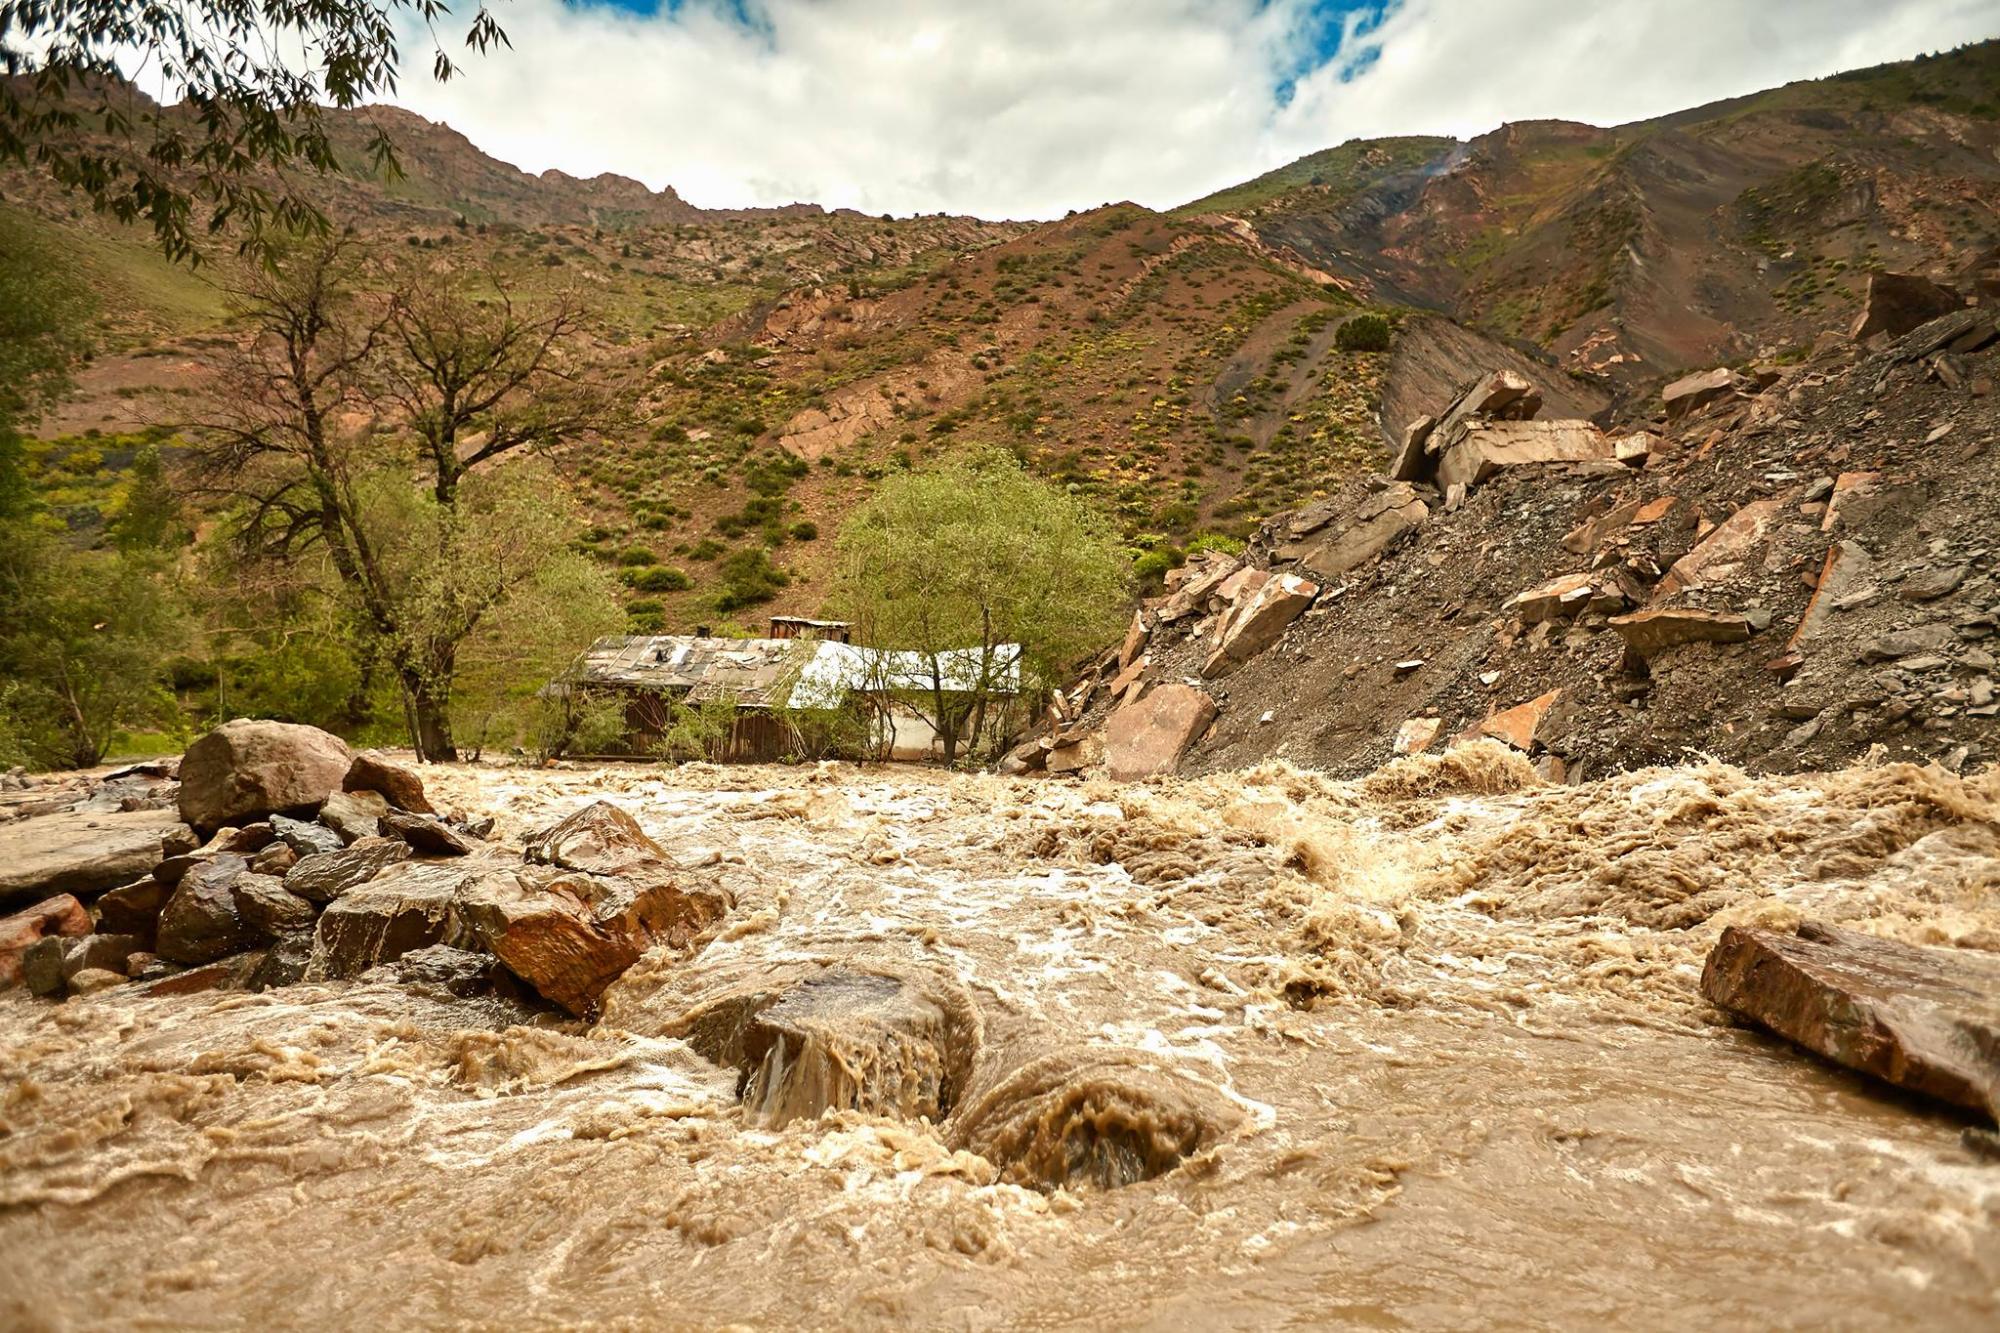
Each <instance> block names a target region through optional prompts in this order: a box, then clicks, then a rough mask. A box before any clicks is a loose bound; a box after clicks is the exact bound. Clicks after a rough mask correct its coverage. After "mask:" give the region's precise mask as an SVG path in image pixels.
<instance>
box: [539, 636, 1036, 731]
mask: <svg viewBox="0 0 2000 1333" xmlns="http://www.w3.org/2000/svg"><path fill="white" fill-rule="evenodd" d="M847 638H848V627H847V625H845V624H843V623H841V622H839V621H822V620H807V619H805V618H804V617H797V616H781V617H774V618H773V619H772V622H771V631H770V634H769V636H768V637H766V638H761V639H721V638H714V637H711V636H709V635H706V634H643V635H623V634H612V635H607V636H605V637H604V638H601V639H599V640H597V642H595V643H593V644H592V645H591V646H590V649H589V651H588V652H586V653H584V655H583V656H582V657H581V658H580V659H578V661H577V662H576V664H575V665H574V666H573V667H572V668H571V669H570V670H569V671H568V672H567V673H565V674H564V675H563V676H562V677H560V678H558V679H557V680H555V681H553V682H551V683H550V684H549V685H548V686H547V687H546V689H545V690H544V691H543V692H544V694H545V695H554V696H557V697H561V698H563V699H566V700H570V701H573V702H575V703H577V704H579V705H582V704H586V703H590V702H595V701H602V700H605V699H619V700H622V701H623V710H622V713H623V730H622V734H621V735H620V736H619V737H618V739H617V741H616V742H615V743H614V744H611V745H609V746H605V745H601V744H593V745H591V746H590V747H589V748H591V749H592V750H594V751H596V752H598V753H601V754H604V755H606V756H607V757H609V756H613V755H616V756H652V755H669V754H671V755H676V756H679V757H693V754H694V753H696V752H698V753H700V754H701V755H703V756H705V757H707V758H709V759H712V760H717V761H734V762H742V763H755V762H771V761H775V760H782V759H787V758H824V757H833V756H840V757H846V758H856V759H897V760H909V761H922V760H927V759H931V758H934V757H940V756H941V754H942V743H941V741H940V738H939V727H938V709H939V705H940V702H942V706H943V707H944V708H945V709H948V710H952V715H953V716H954V717H956V718H958V719H960V728H961V731H962V732H964V733H965V736H964V740H963V741H962V745H964V746H966V747H968V748H972V749H978V748H980V747H981V746H983V745H989V744H993V743H997V742H998V741H999V740H1000V739H1002V738H1003V737H1004V735H1005V733H1006V730H1007V728H1008V727H1009V726H1010V725H1012V723H1013V722H1014V721H1015V720H1016V719H1014V718H1012V717H1011V716H1010V715H1011V713H1012V709H1013V705H1014V704H1015V702H1016V701H1017V700H1018V699H1019V697H1020V693H1021V668H1020V650H1019V649H1018V648H1017V647H1015V646H1013V645H1011V644H1009V645H1002V646H1001V647H1000V648H998V649H997V650H995V651H994V652H993V653H992V654H990V655H989V654H982V653H981V652H980V651H979V650H978V649H962V650H955V651H952V652H947V653H942V654H939V655H938V656H937V658H936V659H935V660H933V659H932V658H931V657H930V656H929V655H928V654H923V653H915V652H905V651H898V650H893V649H884V648H869V647H863V646H859V645H856V644H852V643H849V642H848V641H847ZM982 683H983V684H984V687H985V688H984V689H983V690H982V689H981V688H980V687H981V685H982ZM982 695H983V697H984V699H985V707H984V708H983V709H981V708H979V707H977V700H978V699H979V698H980V697H981V696H982Z"/></svg>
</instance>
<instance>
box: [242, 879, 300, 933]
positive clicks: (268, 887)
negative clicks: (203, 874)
mask: <svg viewBox="0 0 2000 1333" xmlns="http://www.w3.org/2000/svg"><path fill="white" fill-rule="evenodd" d="M229 892H230V894H231V896H232V897H234V899H235V900H236V915H237V916H238V917H239V918H240V919H241V920H242V922H243V924H245V925H246V926H249V927H250V928H251V929H252V930H255V931H256V932H258V933H259V934H260V935H283V934H286V933H287V932H289V931H297V930H309V929H311V928H312V923H313V917H314V916H315V915H316V914H317V913H316V910H315V909H314V907H313V905H312V904H311V903H310V902H308V901H306V900H305V899H304V898H301V897H299V895H298V894H296V893H293V892H292V891H291V890H290V889H287V888H286V887H285V881H284V880H282V879H279V878H277V877H276V876H274V875H259V874H256V873H254V872H253V873H250V874H245V875H238V876H237V877H236V878H235V880H234V881H233V882H231V884H230V886H229Z"/></svg>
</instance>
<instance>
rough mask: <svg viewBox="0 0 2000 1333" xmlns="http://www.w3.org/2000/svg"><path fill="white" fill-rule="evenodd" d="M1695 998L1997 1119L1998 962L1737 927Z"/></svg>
mask: <svg viewBox="0 0 2000 1333" xmlns="http://www.w3.org/2000/svg"><path fill="white" fill-rule="evenodd" d="M1701 989H1702V993H1703V994H1704V995H1706V996H1708V998H1709V999H1711V1000H1713V1001H1715V1003H1716V1004H1718V1005H1720V1006H1722V1007H1723V1008H1725V1009H1727V1010H1729V1011H1730V1012H1731V1013H1733V1014H1736V1015H1739V1016H1740V1017H1742V1018H1745V1019H1748V1020H1750V1021H1751V1022H1753V1023H1756V1024H1757V1025H1759V1026H1760V1027H1764V1028H1768V1029H1769V1030H1770V1031H1772V1032H1775V1033H1777V1034H1778V1035H1779V1036H1781V1037H1785V1038H1787V1039H1789V1040H1791V1041H1794V1042H1797V1043H1798V1044H1799V1045H1801V1046H1803V1047H1805V1048H1806V1049H1807V1050H1809V1051H1812V1052H1814V1053H1816V1054H1819V1055H1823V1056H1825V1057H1826V1058H1827V1059H1829V1060H1832V1061H1834V1062H1836V1063H1838V1064H1843V1065H1846V1066H1847V1067H1848V1068H1849V1069H1855V1070H1859V1071H1860V1072H1862V1073H1864V1074H1872V1075H1873V1076H1875V1077H1876V1078H1879V1079H1883V1080H1885V1081H1887V1082H1890V1083H1894V1084H1896V1085H1897V1086H1899V1087H1903V1088H1908V1089H1909V1090H1910V1091H1911V1092H1915V1093H1921V1094H1923V1095H1924V1096H1927V1097H1935V1098H1938V1099H1939V1100H1941V1101H1946V1102H1950V1103H1952V1104H1954V1105H1957V1106H1963V1107H1965V1108H1967V1109H1968V1110H1973V1111H1983V1112H1985V1113H1986V1115H1987V1116H1989V1117H1990V1118H1992V1119H1994V1120H1996V1121H2000V954H1993V953H1987V952H1984V951H1981V950H1976V949H1926V948H1922V947H1919V946H1915V945H1909V944H1899V943H1896V942H1895V941H1892V940H1884V939H1879V938H1877V937H1875V936H1872V935H1864V934H1861V933H1859V932H1857V931H1851V930H1841V929H1839V928H1838V927H1835V926H1828V925H1824V924H1821V923H1818V922H1807V923H1805V924H1803V925H1801V926H1800V927H1799V929H1798V932H1797V933H1796V934H1793V935H1784V934H1779V933H1777V932H1775V931H1768V930H1745V929H1742V928H1739V927H1735V926H1732V927H1730V928H1729V929H1728V930H1725V931H1724V932H1723V933H1722V938H1721V939H1720V940H1719V941H1717V942H1716V946H1715V949H1714V951H1713V952H1711V953H1710V954H1709V956H1708V962H1707V964H1706V966H1705V967H1704V968H1703V970H1702V976H1701Z"/></svg>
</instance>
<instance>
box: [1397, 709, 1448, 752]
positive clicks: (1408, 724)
mask: <svg viewBox="0 0 2000 1333" xmlns="http://www.w3.org/2000/svg"><path fill="white" fill-rule="evenodd" d="M1443 725H1444V721H1443V719H1441V718H1435V717H1413V718H1409V719H1406V720H1405V721H1404V723H1403V725H1402V726H1400V727H1398V728H1397V729H1396V746H1395V749H1396V753H1397V754H1422V753H1423V752H1424V751H1425V750H1428V749H1430V748H1431V742H1432V741H1434V740H1436V739H1437V734H1438V728H1440V727H1442V726H1443Z"/></svg>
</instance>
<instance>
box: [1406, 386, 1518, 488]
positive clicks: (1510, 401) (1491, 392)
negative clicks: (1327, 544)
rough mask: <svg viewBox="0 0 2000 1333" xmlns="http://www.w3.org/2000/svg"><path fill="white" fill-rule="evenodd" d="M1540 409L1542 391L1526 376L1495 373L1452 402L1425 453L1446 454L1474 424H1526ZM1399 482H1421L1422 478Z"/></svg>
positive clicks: (1440, 419) (1430, 439)
mask: <svg viewBox="0 0 2000 1333" xmlns="http://www.w3.org/2000/svg"><path fill="white" fill-rule="evenodd" d="M1541 410H1542V392H1541V390H1539V389H1537V388H1536V387H1535V386H1534V384H1533V383H1532V382H1531V381H1529V379H1528V378H1527V377H1526V376H1525V375H1517V374H1515V373H1514V372H1513V371H1511V370H1496V371H1494V372H1493V373H1492V374H1490V375H1486V376H1484V377H1482V378H1481V379H1479V380H1477V381H1475V382H1474V383H1473V385H1472V387H1471V388H1469V389H1467V390H1466V391H1465V392H1464V393H1462V394H1460V395H1459V396H1458V397H1457V398H1455V399H1454V400H1452V404H1451V406H1450V407H1447V408H1446V409H1445V410H1444V415H1443V416H1442V417H1440V418H1438V423H1437V425H1436V426H1434V427H1432V428H1431V430H1430V431H1428V432H1427V438H1426V440H1425V442H1424V445H1423V449H1424V452H1425V453H1427V454H1429V455H1430V456H1431V457H1433V458H1436V457H1438V456H1439V455H1441V454H1443V453H1445V452H1446V451H1447V450H1449V449H1450V448H1451V447H1452V446H1453V445H1454V444H1457V443H1458V441H1459V439H1460V437H1461V436H1462V435H1463V434H1464V432H1465V431H1466V430H1467V429H1468V428H1469V427H1470V426H1472V425H1473V424H1474V423H1476V422H1481V421H1527V420H1530V419H1531V418H1533V417H1534V415H1535V413H1537V412H1539V411H1541ZM1399 479H1401V480H1410V481H1420V480H1422V478H1421V477H1409V478H1399Z"/></svg>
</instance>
